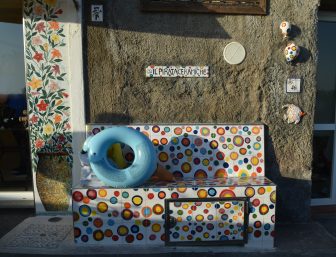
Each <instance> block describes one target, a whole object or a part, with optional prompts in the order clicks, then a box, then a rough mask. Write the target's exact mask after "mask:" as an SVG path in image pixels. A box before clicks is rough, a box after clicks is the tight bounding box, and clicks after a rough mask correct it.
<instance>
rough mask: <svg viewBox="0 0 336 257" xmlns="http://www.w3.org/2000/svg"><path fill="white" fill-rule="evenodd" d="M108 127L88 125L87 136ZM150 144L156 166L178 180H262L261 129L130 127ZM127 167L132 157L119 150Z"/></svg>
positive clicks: (231, 126)
mask: <svg viewBox="0 0 336 257" xmlns="http://www.w3.org/2000/svg"><path fill="white" fill-rule="evenodd" d="M108 127H111V126H108V125H99V124H94V125H88V126H87V135H88V136H89V135H92V134H96V133H99V132H100V131H101V130H103V129H105V128H108ZM130 127H132V128H134V129H137V130H139V131H141V132H142V133H144V134H145V135H146V136H148V138H149V139H150V140H151V141H152V143H153V145H154V146H155V148H156V151H157V160H158V163H159V164H161V165H162V166H164V167H165V168H166V169H167V170H169V171H170V172H172V173H173V174H174V176H175V177H178V178H195V179H198V178H199V179H205V178H218V177H249V176H251V177H257V176H264V170H265V163H264V126H263V125H224V124H223V125H174V126H171V125H142V126H138V125H132V126H130ZM123 153H124V157H125V159H126V160H127V161H128V162H129V163H131V162H132V160H133V158H134V154H133V153H132V151H131V150H130V149H129V148H127V147H126V148H123Z"/></svg>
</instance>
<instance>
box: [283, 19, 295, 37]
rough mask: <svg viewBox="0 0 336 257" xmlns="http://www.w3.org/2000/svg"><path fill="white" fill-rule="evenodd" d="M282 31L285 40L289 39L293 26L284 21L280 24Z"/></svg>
mask: <svg viewBox="0 0 336 257" xmlns="http://www.w3.org/2000/svg"><path fill="white" fill-rule="evenodd" d="M280 29H281V33H282V35H283V36H284V38H288V35H289V33H290V31H291V29H292V25H291V24H290V23H289V22H288V21H283V22H281V24H280Z"/></svg>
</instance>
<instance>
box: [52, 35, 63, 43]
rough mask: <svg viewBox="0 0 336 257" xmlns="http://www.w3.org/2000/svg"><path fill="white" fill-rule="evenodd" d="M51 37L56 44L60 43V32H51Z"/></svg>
mask: <svg viewBox="0 0 336 257" xmlns="http://www.w3.org/2000/svg"><path fill="white" fill-rule="evenodd" d="M50 38H51V40H52V41H53V42H54V43H55V44H58V43H59V42H60V40H61V38H60V36H59V35H58V34H55V33H54V34H51V36H50Z"/></svg>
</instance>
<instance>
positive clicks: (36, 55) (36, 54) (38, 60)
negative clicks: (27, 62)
mask: <svg viewBox="0 0 336 257" xmlns="http://www.w3.org/2000/svg"><path fill="white" fill-rule="evenodd" d="M33 58H34V59H35V60H36V61H37V62H40V61H42V60H43V54H42V53H39V52H36V53H35V55H34V57H33Z"/></svg>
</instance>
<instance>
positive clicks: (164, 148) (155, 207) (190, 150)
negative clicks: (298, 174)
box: [72, 124, 276, 249]
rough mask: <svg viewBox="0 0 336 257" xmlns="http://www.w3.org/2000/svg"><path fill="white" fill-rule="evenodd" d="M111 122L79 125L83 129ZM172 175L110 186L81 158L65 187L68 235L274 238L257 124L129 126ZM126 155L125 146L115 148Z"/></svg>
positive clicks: (243, 241)
mask: <svg viewBox="0 0 336 257" xmlns="http://www.w3.org/2000/svg"><path fill="white" fill-rule="evenodd" d="M108 127H111V125H106V124H91V125H87V136H89V135H92V134H96V133H99V132H100V131H101V130H103V129H105V128H108ZM129 127H132V128H134V129H137V130H140V131H141V132H142V133H144V134H145V135H147V136H148V137H149V138H150V140H151V141H152V142H153V144H154V146H155V148H156V150H157V157H158V163H159V164H161V165H162V166H164V167H165V168H166V169H167V170H169V171H170V172H172V173H173V174H174V176H175V177H176V181H175V182H162V181H156V182H151V181H149V182H147V183H146V184H144V185H142V186H140V187H138V188H120V189H118V188H111V187H108V186H105V185H104V184H103V183H102V182H100V181H99V180H98V179H97V178H96V177H95V176H94V174H93V173H92V172H91V171H90V168H89V167H87V166H86V167H85V165H83V168H82V174H83V176H82V177H83V178H82V180H81V183H80V184H79V185H76V186H74V187H73V189H72V198H73V201H72V202H73V203H72V207H73V218H74V236H75V242H76V243H78V244H95V245H100V244H101V245H125V244H126V245H138V244H144V243H145V244H146V245H147V246H150V245H153V246H160V245H162V246H164V245H166V246H169V245H244V247H252V248H264V249H267V248H272V247H273V245H274V225H275V204H276V185H275V184H274V183H272V181H270V180H269V179H267V178H266V177H265V161H264V160H265V155H264V126H263V125H227V124H219V125H209V124H206V125H190V126H189V125H130V126H129ZM123 154H124V157H125V159H126V160H127V161H129V162H132V158H133V155H132V150H131V149H129V148H127V147H123Z"/></svg>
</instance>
